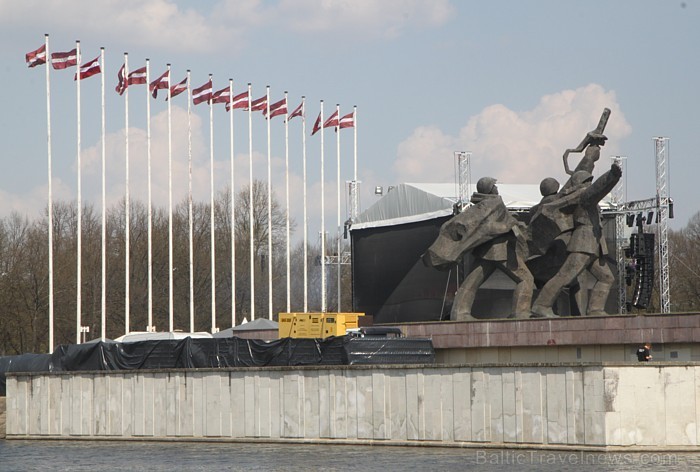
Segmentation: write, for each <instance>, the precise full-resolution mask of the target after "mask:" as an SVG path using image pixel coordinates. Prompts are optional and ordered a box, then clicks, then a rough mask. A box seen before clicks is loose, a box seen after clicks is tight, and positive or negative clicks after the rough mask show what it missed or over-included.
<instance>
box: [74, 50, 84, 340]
mask: <svg viewBox="0 0 700 472" xmlns="http://www.w3.org/2000/svg"><path fill="white" fill-rule="evenodd" d="M75 49H76V56H75V57H76V60H77V61H78V65H77V68H78V70H77V71H76V74H77V76H76V79H77V80H76V81H75V83H76V97H77V110H78V113H77V114H78V234H77V237H78V250H77V260H78V262H77V272H78V278H77V282H76V300H75V301H76V319H75V337H76V341H75V343H76V344H80V331H81V328H82V303H81V301H82V280H81V279H82V277H81V275H82V246H83V241H82V232H83V228H82V226H83V222H82V219H83V208H82V207H83V203H82V189H81V175H80V174H81V169H80V167H81V163H80V61H81V57H80V41H76V42H75Z"/></svg>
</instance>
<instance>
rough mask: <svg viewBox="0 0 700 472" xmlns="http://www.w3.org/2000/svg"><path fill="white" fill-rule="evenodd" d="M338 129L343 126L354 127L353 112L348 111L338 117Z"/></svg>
mask: <svg viewBox="0 0 700 472" xmlns="http://www.w3.org/2000/svg"><path fill="white" fill-rule="evenodd" d="M338 127H339V128H340V129H343V128H354V127H355V112H352V113H348V114H347V115H345V116H343V117H341V118H340V124H339V126H338Z"/></svg>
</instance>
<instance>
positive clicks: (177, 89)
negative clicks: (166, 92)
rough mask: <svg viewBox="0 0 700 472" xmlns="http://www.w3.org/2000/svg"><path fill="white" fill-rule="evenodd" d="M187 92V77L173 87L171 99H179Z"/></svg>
mask: <svg viewBox="0 0 700 472" xmlns="http://www.w3.org/2000/svg"><path fill="white" fill-rule="evenodd" d="M185 90H187V77H185V78H184V79H183V80H182V82H180V83H177V84H175V85H173V86H172V87H170V98H173V97H177V96H178V95H180V94H181V93H182V92H184V91H185ZM165 99H166V100H167V99H168V97H165Z"/></svg>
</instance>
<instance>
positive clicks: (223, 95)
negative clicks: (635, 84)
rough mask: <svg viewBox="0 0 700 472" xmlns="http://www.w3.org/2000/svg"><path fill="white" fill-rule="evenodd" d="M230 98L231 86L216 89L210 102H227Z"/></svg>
mask: <svg viewBox="0 0 700 472" xmlns="http://www.w3.org/2000/svg"><path fill="white" fill-rule="evenodd" d="M230 98H231V87H226V88H222V89H221V90H217V91H216V92H214V93H213V94H212V96H211V102H212V103H228V102H229V101H230Z"/></svg>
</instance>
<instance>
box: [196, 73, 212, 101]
mask: <svg viewBox="0 0 700 472" xmlns="http://www.w3.org/2000/svg"><path fill="white" fill-rule="evenodd" d="M211 90H212V82H211V79H209V80H208V81H207V83H206V84H204V85H202V86H201V87H198V88H196V89H194V90H192V103H194V104H195V105H199V104H200V103H202V102H208V101H209V100H211Z"/></svg>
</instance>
